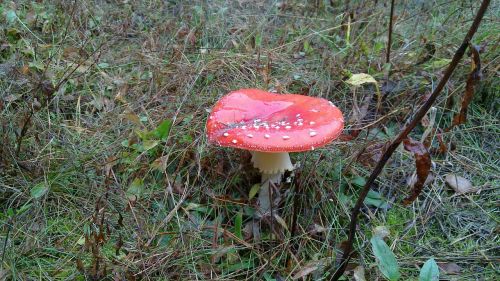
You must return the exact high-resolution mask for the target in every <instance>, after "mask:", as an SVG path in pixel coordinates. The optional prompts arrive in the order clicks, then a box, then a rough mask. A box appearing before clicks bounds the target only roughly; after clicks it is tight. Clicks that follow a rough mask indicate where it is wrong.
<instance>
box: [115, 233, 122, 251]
mask: <svg viewBox="0 0 500 281" xmlns="http://www.w3.org/2000/svg"><path fill="white" fill-rule="evenodd" d="M122 246H123V239H122V236H121V235H120V236H118V241H116V244H115V250H116V251H115V255H117V256H118V255H119V254H120V249H121V248H122Z"/></svg>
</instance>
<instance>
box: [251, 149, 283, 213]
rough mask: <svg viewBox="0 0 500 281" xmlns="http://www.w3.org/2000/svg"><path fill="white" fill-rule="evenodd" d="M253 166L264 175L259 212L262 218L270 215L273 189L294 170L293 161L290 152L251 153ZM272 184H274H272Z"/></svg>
mask: <svg viewBox="0 0 500 281" xmlns="http://www.w3.org/2000/svg"><path fill="white" fill-rule="evenodd" d="M251 153H252V162H253V166H254V167H255V168H257V169H259V171H260V173H261V175H262V179H261V182H262V185H261V187H260V191H259V212H260V214H261V216H265V215H267V214H270V211H271V187H272V184H275V185H278V184H279V183H280V182H281V177H282V176H283V173H284V172H285V171H286V170H288V171H291V170H293V165H292V161H291V160H290V155H289V154H288V152H275V153H273V152H260V151H251ZM271 183H272V184H271Z"/></svg>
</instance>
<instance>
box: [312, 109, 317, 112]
mask: <svg viewBox="0 0 500 281" xmlns="http://www.w3.org/2000/svg"><path fill="white" fill-rule="evenodd" d="M311 112H319V110H317V109H311Z"/></svg>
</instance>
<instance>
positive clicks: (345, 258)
mask: <svg viewBox="0 0 500 281" xmlns="http://www.w3.org/2000/svg"><path fill="white" fill-rule="evenodd" d="M489 4H490V0H483V1H482V3H481V6H480V7H479V10H478V11H477V14H476V17H475V18H474V22H473V23H472V25H471V27H470V29H469V31H468V32H467V34H466V35H465V38H464V40H463V42H462V44H461V45H460V47H459V48H458V49H457V51H456V52H455V54H454V55H453V59H452V60H451V62H450V64H449V65H448V68H447V69H446V71H445V73H444V75H443V78H441V80H440V81H439V84H438V85H437V86H436V88H435V89H434V91H433V92H432V94H431V95H430V96H429V98H428V99H427V100H426V101H425V103H424V104H423V105H422V106H421V107H420V108H419V109H418V111H417V112H416V113H415V115H414V116H413V118H412V119H411V121H410V122H408V124H407V125H406V126H405V127H404V129H403V130H402V131H401V133H400V134H399V135H398V136H397V137H396V138H395V139H394V140H393V141H392V142H391V144H390V145H389V146H388V147H387V149H386V151H385V152H384V154H383V155H382V157H381V158H380V161H379V162H378V163H377V166H375V168H374V169H373V171H372V173H371V175H370V177H369V178H368V180H367V181H366V184H365V186H364V187H363V189H362V190H361V193H360V194H359V197H358V200H357V201H356V205H355V206H354V208H353V209H352V213H351V221H350V223H349V236H348V240H347V243H345V249H344V253H343V255H342V260H341V262H340V266H339V267H338V268H337V269H335V271H334V272H333V275H332V277H331V278H330V280H335V281H336V280H338V279H339V278H340V277H341V276H342V275H343V274H344V272H345V269H346V267H347V264H348V262H349V259H350V258H351V255H352V252H351V251H352V244H353V241H354V235H355V233H356V225H357V220H358V215H359V212H360V209H361V206H362V205H363V201H364V200H365V198H366V196H367V195H368V191H369V190H370V186H371V185H372V184H373V183H374V182H375V180H376V179H377V177H378V175H379V174H380V172H382V169H383V168H384V166H385V164H386V163H387V161H388V160H389V158H390V157H391V156H392V154H393V153H394V151H395V150H396V148H397V147H398V146H399V145H400V144H401V142H402V141H403V140H404V139H405V138H406V137H407V136H408V134H409V133H410V132H411V131H412V130H413V128H415V126H417V124H418V123H419V122H420V120H422V118H423V117H424V116H425V114H426V113H427V111H428V110H429V109H430V108H431V106H432V105H433V104H434V102H435V101H436V98H437V97H438V96H439V94H440V93H441V91H442V90H443V88H444V86H445V85H446V83H447V82H448V80H449V79H450V76H451V75H452V74H453V71H454V70H455V68H456V67H457V65H458V63H459V62H460V60H461V59H462V57H463V56H464V54H465V51H466V50H467V47H468V46H469V43H470V41H471V39H472V37H473V36H474V34H475V33H476V31H477V29H478V27H479V24H480V23H481V20H482V19H483V16H484V14H485V13H486V10H487V8H488V6H489Z"/></svg>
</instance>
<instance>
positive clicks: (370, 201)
mask: <svg viewBox="0 0 500 281" xmlns="http://www.w3.org/2000/svg"><path fill="white" fill-rule="evenodd" d="M363 203H365V204H366V205H369V206H373V207H377V208H383V209H386V208H388V207H389V204H388V203H387V202H386V200H385V198H384V197H382V195H381V194H380V193H378V192H376V191H374V190H371V189H370V190H369V191H368V195H367V196H366V198H365V200H364V201H363Z"/></svg>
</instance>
